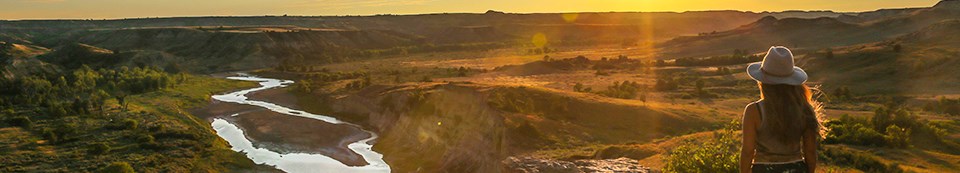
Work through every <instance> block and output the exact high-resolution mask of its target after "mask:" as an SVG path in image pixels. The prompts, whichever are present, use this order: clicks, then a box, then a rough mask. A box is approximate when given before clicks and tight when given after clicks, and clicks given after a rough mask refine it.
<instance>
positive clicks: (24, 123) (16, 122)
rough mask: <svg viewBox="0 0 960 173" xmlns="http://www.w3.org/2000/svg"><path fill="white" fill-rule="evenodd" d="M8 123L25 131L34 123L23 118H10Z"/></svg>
mask: <svg viewBox="0 0 960 173" xmlns="http://www.w3.org/2000/svg"><path fill="white" fill-rule="evenodd" d="M7 123H10V125H13V126H17V127H23V128H25V129H26V128H30V127H32V126H33V121H30V118H27V117H23V116H20V117H13V118H10V119H8V120H7Z"/></svg>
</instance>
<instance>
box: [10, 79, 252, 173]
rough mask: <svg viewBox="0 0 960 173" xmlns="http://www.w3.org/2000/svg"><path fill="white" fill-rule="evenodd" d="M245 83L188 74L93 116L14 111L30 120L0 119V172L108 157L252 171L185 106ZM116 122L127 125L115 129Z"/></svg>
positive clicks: (158, 168) (100, 161) (154, 165)
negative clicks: (29, 123) (125, 106)
mask: <svg viewBox="0 0 960 173" xmlns="http://www.w3.org/2000/svg"><path fill="white" fill-rule="evenodd" d="M253 86H255V84H254V83H249V82H238V81H230V80H225V79H214V78H209V77H197V76H191V77H189V78H188V79H187V81H185V82H183V83H181V84H179V85H177V86H176V87H173V88H168V89H164V90H161V91H155V92H149V93H144V94H140V95H132V96H130V97H128V100H129V102H130V103H129V110H128V111H126V112H121V111H120V110H119V109H118V104H117V102H116V101H113V100H111V101H109V102H108V103H107V106H106V107H107V108H108V109H107V110H106V111H105V112H104V113H94V114H93V115H75V116H68V117H62V118H54V117H48V116H45V115H42V114H35V113H31V112H20V113H19V114H21V115H23V116H30V117H31V119H33V121H34V126H33V127H31V128H29V129H25V128H22V127H10V126H8V125H4V124H0V127H2V128H0V143H2V144H3V145H2V146H0V172H21V171H27V172H31V171H54V172H59V171H66V172H92V171H97V170H100V169H101V168H104V167H106V166H108V164H111V163H113V162H126V163H128V164H129V165H131V166H132V167H133V169H134V170H136V171H137V172H198V171H199V172H210V171H212V172H229V171H238V170H250V169H254V168H255V167H256V165H255V164H254V163H253V162H252V161H250V160H249V159H247V158H246V157H245V156H244V155H243V154H242V153H237V152H234V151H232V150H230V148H229V146H228V145H227V144H226V142H225V141H223V140H222V139H220V138H219V137H217V136H216V134H215V133H214V132H213V130H212V129H211V127H210V125H209V123H207V121H205V120H202V119H198V118H196V117H194V116H193V115H191V114H190V113H189V112H188V111H186V110H187V109H190V108H196V107H199V106H202V105H204V104H206V103H207V101H209V99H210V98H209V96H210V94H213V93H217V92H224V91H228V90H235V89H241V88H247V87H253ZM131 122H135V123H131ZM123 126H132V127H125V128H118V127H123ZM65 127H71V128H65ZM47 131H52V132H56V133H53V134H56V136H57V137H56V138H51V136H50V135H48V133H44V132H47ZM149 139H153V140H149ZM91 146H99V147H91Z"/></svg>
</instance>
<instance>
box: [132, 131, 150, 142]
mask: <svg viewBox="0 0 960 173" xmlns="http://www.w3.org/2000/svg"><path fill="white" fill-rule="evenodd" d="M134 139H135V140H137V141H140V142H142V143H152V142H154V141H155V138H153V136H152V135H150V134H142V133H141V134H138V135H137V136H136V137H134Z"/></svg>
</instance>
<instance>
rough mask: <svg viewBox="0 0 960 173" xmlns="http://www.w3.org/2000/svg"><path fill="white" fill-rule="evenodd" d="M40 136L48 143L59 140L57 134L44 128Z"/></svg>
mask: <svg viewBox="0 0 960 173" xmlns="http://www.w3.org/2000/svg"><path fill="white" fill-rule="evenodd" d="M40 134H42V135H43V138H46V139H47V140H48V141H51V142H57V141H59V140H60V137H59V136H57V133H54V132H53V130H50V129H47V128H44V129H43V130H42V131H41V132H40Z"/></svg>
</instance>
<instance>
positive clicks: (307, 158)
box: [212, 74, 390, 173]
mask: <svg viewBox="0 0 960 173" xmlns="http://www.w3.org/2000/svg"><path fill="white" fill-rule="evenodd" d="M227 78H228V79H232V80H242V81H252V82H259V83H260V87H257V88H251V89H246V90H241V91H237V92H233V93H228V94H223V95H214V96H213V99H216V100H219V101H223V102H231V103H237V104H245V105H252V106H258V107H262V108H266V109H268V110H270V111H273V112H276V113H280V114H283V115H288V116H299V117H305V118H310V119H315V120H318V121H317V123H331V124H346V125H351V126H355V127H357V128H358V129H361V130H363V128H362V127H361V126H359V125H356V124H351V123H348V122H344V121H340V120H338V119H337V118H334V117H329V116H324V115H318V114H313V113H309V112H306V111H301V110H295V109H291V108H287V107H284V106H280V105H277V104H274V103H270V102H264V101H257V100H248V99H247V97H246V94H249V93H252V92H256V91H261V90H266V89H271V88H282V87H286V86H288V85H289V84H292V83H293V81H290V80H280V79H271V78H263V77H256V76H250V75H246V74H240V76H235V77H227ZM232 116H238V115H236V114H234V115H232ZM238 118H243V117H242V115H239V117H238ZM212 126H213V129H214V130H215V131H216V132H217V135H218V136H220V137H221V138H223V139H224V140H226V141H227V142H228V143H230V145H231V146H232V148H231V149H233V150H234V151H237V152H242V153H245V154H246V155H247V157H248V158H250V159H251V160H253V162H255V163H257V164H265V165H270V166H275V167H277V168H278V169H280V170H282V171H284V172H290V173H299V172H390V166H389V165H387V163H386V162H385V161H383V154H380V153H377V152H376V151H373V149H372V148H373V145H371V144H369V142H370V141H372V140H375V139H377V134H376V133H373V132H372V131H369V130H363V131H364V132H366V133H369V134H370V136H371V137H370V138H367V139H363V140H360V141H356V142H354V143H351V144H349V145H347V147H348V148H350V150H351V151H353V152H355V153H357V154H359V155H361V156H362V157H363V159H364V160H365V161H366V162H367V163H368V165H364V166H348V165H345V164H343V163H342V162H340V161H337V160H336V159H333V158H331V157H329V156H325V155H321V154H311V153H287V154H283V153H278V152H276V151H272V150H270V149H268V148H257V147H255V146H254V145H253V143H252V142H251V141H250V139H249V138H248V137H247V136H246V135H245V134H244V133H243V130H242V129H240V128H239V127H238V126H237V125H235V124H232V123H230V122H229V121H227V120H225V119H221V118H215V119H214V120H213V123H212Z"/></svg>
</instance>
